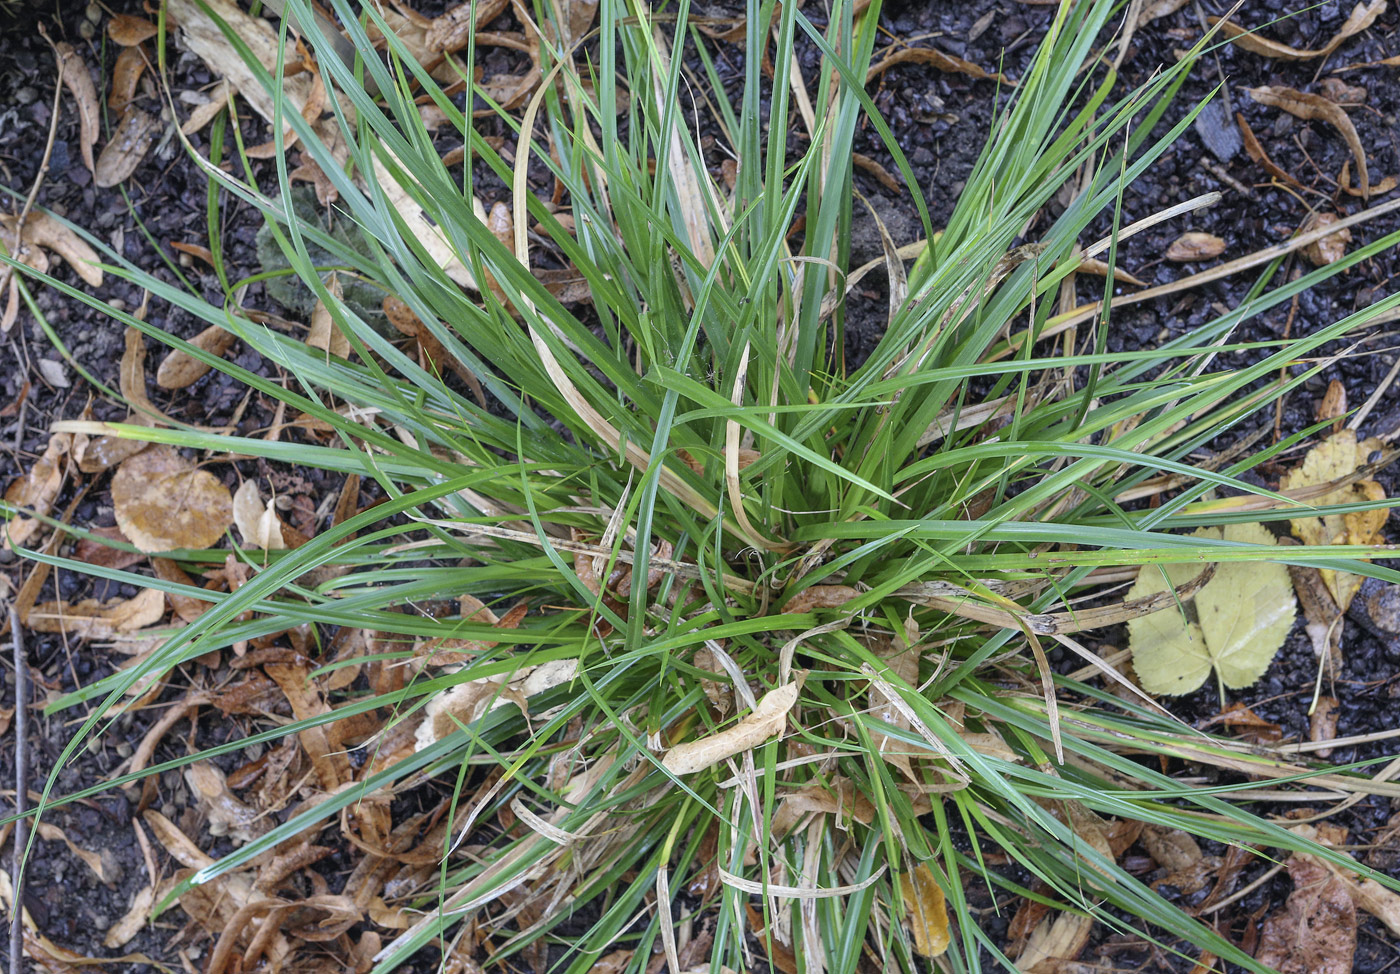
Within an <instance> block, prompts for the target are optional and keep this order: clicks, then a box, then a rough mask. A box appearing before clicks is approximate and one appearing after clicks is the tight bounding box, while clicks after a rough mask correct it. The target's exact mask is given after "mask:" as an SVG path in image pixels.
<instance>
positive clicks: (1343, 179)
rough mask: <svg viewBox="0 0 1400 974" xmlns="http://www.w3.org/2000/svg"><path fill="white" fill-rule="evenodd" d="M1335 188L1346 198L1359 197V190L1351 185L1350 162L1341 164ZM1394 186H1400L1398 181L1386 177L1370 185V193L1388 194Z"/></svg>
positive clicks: (1391, 177)
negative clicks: (1344, 194)
mask: <svg viewBox="0 0 1400 974" xmlns="http://www.w3.org/2000/svg"><path fill="white" fill-rule="evenodd" d="M1337 186H1338V188H1339V189H1341V191H1342V192H1344V193H1346V194H1347V195H1348V196H1360V195H1361V190H1360V189H1358V188H1357V187H1355V186H1353V185H1352V184H1351V160H1350V159H1348V160H1347V161H1346V162H1344V163H1342V171H1341V172H1340V173H1338V174H1337ZM1396 186H1400V180H1396V178H1395V177H1394V176H1386V177H1385V178H1383V179H1382V180H1381V181H1380V182H1377V183H1372V184H1371V192H1372V193H1373V194H1374V195H1376V196H1381V195H1383V194H1385V193H1389V192H1390V191H1391V190H1392V189H1394V188H1395V187H1396Z"/></svg>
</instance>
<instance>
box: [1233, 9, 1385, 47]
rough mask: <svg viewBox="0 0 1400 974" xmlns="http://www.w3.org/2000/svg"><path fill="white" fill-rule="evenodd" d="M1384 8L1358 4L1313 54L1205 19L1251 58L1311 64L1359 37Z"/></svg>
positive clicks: (1237, 27) (1235, 26)
mask: <svg viewBox="0 0 1400 974" xmlns="http://www.w3.org/2000/svg"><path fill="white" fill-rule="evenodd" d="M1385 6H1386V4H1385V0H1371V2H1370V3H1358V4H1357V5H1356V6H1355V7H1353V8H1352V11H1351V16H1349V17H1347V19H1346V21H1345V22H1344V23H1343V24H1342V26H1341V29H1340V30H1338V31H1337V33H1336V34H1334V35H1333V36H1332V39H1331V40H1330V41H1328V42H1327V43H1326V44H1324V45H1323V46H1322V47H1320V48H1318V49H1317V50H1306V49H1301V48H1296V47H1289V46H1288V45H1287V44H1283V43H1281V42H1279V41H1275V40H1270V39H1269V38H1267V37H1263V36H1261V35H1259V34H1256V33H1251V32H1250V31H1249V30H1248V29H1247V28H1244V27H1241V26H1239V25H1238V24H1236V23H1234V22H1232V21H1229V20H1223V18H1220V17H1207V18H1206V20H1207V21H1208V22H1209V23H1211V24H1220V28H1221V30H1222V31H1223V32H1224V33H1225V36H1226V37H1228V38H1229V39H1230V43H1232V44H1234V45H1235V46H1236V47H1239V48H1242V49H1243V50H1246V51H1249V52H1250V53H1251V54H1259V55H1261V56H1263V57H1267V58H1274V59H1276V60H1280V61H1311V60H1313V59H1315V58H1320V57H1326V56H1327V55H1329V54H1331V53H1332V52H1333V51H1335V50H1336V49H1337V48H1339V47H1341V46H1342V43H1343V42H1344V41H1346V39H1347V38H1348V37H1352V36H1354V35H1356V34H1359V33H1361V32H1362V31H1363V30H1365V29H1366V28H1367V27H1370V26H1371V25H1372V24H1373V23H1375V21H1376V18H1377V17H1379V16H1380V15H1381V14H1383V13H1384V12H1385Z"/></svg>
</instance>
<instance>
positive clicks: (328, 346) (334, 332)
mask: <svg viewBox="0 0 1400 974" xmlns="http://www.w3.org/2000/svg"><path fill="white" fill-rule="evenodd" d="M326 290H327V291H329V292H330V294H331V297H333V298H335V299H336V300H337V301H338V300H340V297H341V295H342V290H341V286H340V275H339V274H337V273H336V272H335V271H331V273H330V276H329V277H327V278H326ZM306 344H307V345H309V346H311V347H312V348H319V349H320V350H321V351H323V352H325V353H326V354H328V355H332V356H334V357H335V358H342V359H348V358H349V357H350V339H348V338H346V337H345V333H344V332H343V331H341V330H340V327H339V326H338V325H337V324H336V323H335V319H334V318H333V317H332V316H331V311H330V309H329V308H327V307H326V304H325V302H324V301H322V300H321V299H320V298H317V299H316V307H315V308H313V309H312V311H311V330H310V331H309V332H307V335H306Z"/></svg>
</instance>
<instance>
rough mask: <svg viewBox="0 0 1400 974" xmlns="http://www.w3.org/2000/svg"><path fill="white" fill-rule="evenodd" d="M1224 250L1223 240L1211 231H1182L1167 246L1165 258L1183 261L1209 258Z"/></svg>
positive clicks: (1218, 254)
mask: <svg viewBox="0 0 1400 974" xmlns="http://www.w3.org/2000/svg"><path fill="white" fill-rule="evenodd" d="M1224 252H1225V241H1224V240H1221V239H1220V238H1219V237H1217V236H1216V235H1215V234H1213V233H1201V232H1199V231H1195V230H1193V231H1190V232H1188V233H1183V234H1182V235H1181V236H1179V237H1177V238H1176V239H1175V240H1173V241H1172V242H1171V246H1169V247H1168V248H1167V253H1166V258H1167V260H1173V261H1176V262H1178V263H1184V262H1186V261H1191V260H1210V259H1211V258H1212V257H1219V256H1220V255H1221V254H1223V253H1224Z"/></svg>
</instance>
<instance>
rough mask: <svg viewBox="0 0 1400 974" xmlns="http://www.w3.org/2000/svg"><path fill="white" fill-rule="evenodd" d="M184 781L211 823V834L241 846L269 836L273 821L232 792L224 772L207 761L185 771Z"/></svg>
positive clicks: (195, 764) (197, 762) (196, 763)
mask: <svg viewBox="0 0 1400 974" xmlns="http://www.w3.org/2000/svg"><path fill="white" fill-rule="evenodd" d="M185 781H186V783H188V784H189V786H190V792H191V794H193V795H194V796H195V799H196V800H197V801H198V802H199V805H200V807H201V808H202V809H203V811H204V814H205V816H206V817H207V819H208V820H209V834H210V835H227V836H229V837H230V838H232V839H234V840H236V841H237V842H239V843H243V842H251V841H253V840H254V839H256V838H258V837H260V836H263V835H266V834H267V832H268V830H269V829H271V828H272V824H273V823H272V822H271V821H269V820H267V819H265V818H263V817H262V816H261V815H260V814H259V813H258V811H257V810H256V809H254V808H250V807H248V806H247V805H245V804H244V803H243V802H241V801H239V800H238V798H236V797H235V796H234V794H233V792H231V791H229V787H228V781H227V779H225V778H224V773H223V772H222V771H220V770H219V769H218V768H216V767H215V766H214V765H212V764H210V763H209V762H208V761H196V762H195V763H194V764H191V765H190V766H189V767H187V768H185Z"/></svg>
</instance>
